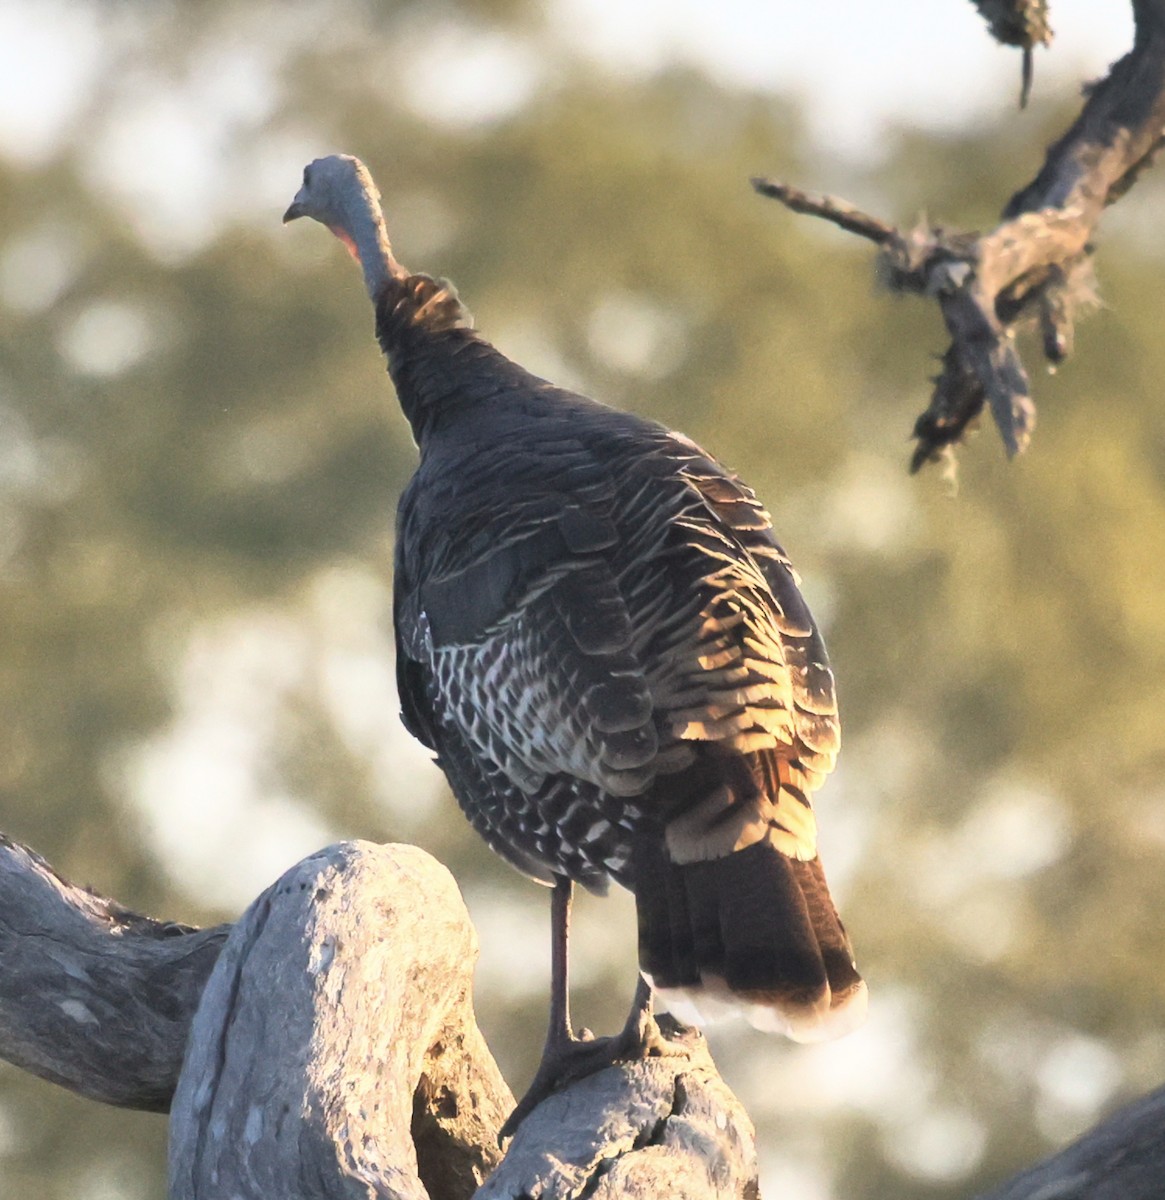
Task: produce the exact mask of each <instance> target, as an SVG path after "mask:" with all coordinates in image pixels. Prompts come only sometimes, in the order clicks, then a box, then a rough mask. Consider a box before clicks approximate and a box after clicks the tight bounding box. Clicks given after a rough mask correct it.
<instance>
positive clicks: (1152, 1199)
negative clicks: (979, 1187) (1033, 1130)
mask: <svg viewBox="0 0 1165 1200" xmlns="http://www.w3.org/2000/svg"><path fill="white" fill-rule="evenodd" d="M1162 1180H1165V1088H1160V1089H1158V1090H1157V1091H1155V1092H1150V1093H1149V1095H1147V1096H1142V1097H1141V1099H1140V1100H1136V1101H1134V1102H1133V1103H1132V1104H1130V1105H1128V1106H1127V1107H1126V1108H1122V1109H1121V1110H1120V1111H1119V1112H1116V1113H1114V1114H1113V1115H1112V1116H1111V1117H1109V1118H1108V1119H1107V1120H1106V1121H1103V1122H1102V1123H1101V1124H1100V1125H1097V1126H1096V1127H1095V1128H1094V1129H1091V1130H1089V1132H1088V1133H1086V1134H1085V1135H1084V1136H1083V1137H1082V1138H1080V1139H1079V1140H1078V1141H1075V1142H1073V1143H1072V1145H1070V1146H1069V1147H1068V1148H1067V1149H1065V1150H1061V1151H1060V1153H1059V1154H1054V1155H1053V1156H1052V1157H1051V1158H1048V1159H1045V1160H1044V1161H1043V1162H1041V1163H1038V1164H1037V1165H1036V1166H1034V1167H1032V1168H1030V1169H1029V1170H1027V1171H1022V1172H1021V1173H1020V1174H1019V1175H1016V1176H1015V1177H1014V1178H1012V1179H1009V1180H1008V1181H1007V1182H1006V1183H1004V1184H1002V1185H1001V1186H1000V1187H998V1188H996V1189H995V1190H994V1191H992V1192H990V1193H988V1194H987V1195H986V1196H983V1197H981V1198H980V1200H1053V1198H1054V1200H1158V1197H1160V1195H1161V1181H1162Z"/></svg>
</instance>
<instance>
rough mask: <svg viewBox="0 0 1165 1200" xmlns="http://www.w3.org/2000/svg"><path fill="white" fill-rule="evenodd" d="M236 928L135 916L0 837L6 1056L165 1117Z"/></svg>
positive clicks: (0, 984) (76, 1087) (0, 1008)
mask: <svg viewBox="0 0 1165 1200" xmlns="http://www.w3.org/2000/svg"><path fill="white" fill-rule="evenodd" d="M228 931H229V930H228V927H227V926H219V927H217V928H215V929H191V928H190V927H189V926H185V925H173V924H165V923H163V922H160V921H151V920H150V919H149V918H148V917H140V916H137V915H136V914H135V913H131V912H127V911H126V910H125V909H123V908H121V907H120V906H119V905H117V904H114V903H113V902H112V901H110V900H104V899H102V898H101V897H100V896H95V895H93V894H92V893H91V892H88V891H85V890H84V889H83V888H78V887H73V886H72V885H71V884H69V883H66V882H65V880H63V879H62V878H61V877H60V876H59V875H58V874H57V873H56V872H55V871H54V870H53V869H52V867H50V866H49V865H48V863H46V862H45V861H44V859H42V858H41V857H40V856H39V855H37V854H34V853H33V852H32V851H31V850H28V849H26V848H25V847H24V846H20V845H17V844H16V843H15V842H13V841H11V840H9V839H8V838H6V837H5V836H4V835H3V834H0V1057H3V1058H5V1059H7V1060H8V1061H9V1062H10V1063H14V1064H15V1065H16V1066H18V1067H22V1068H23V1069H24V1070H26V1071H31V1072H32V1074H34V1075H39V1076H40V1077H41V1078H42V1079H48V1080H51V1081H52V1082H53V1083H59V1084H61V1085H62V1086H63V1087H67V1088H69V1089H70V1090H71V1091H74V1092H79V1093H80V1094H81V1095H82V1096H88V1097H90V1098H91V1099H93V1100H102V1101H104V1102H105V1103H106V1104H117V1105H121V1106H122V1107H124V1108H142V1109H147V1110H149V1111H152V1112H165V1111H166V1110H167V1109H168V1108H169V1107H170V1097H171V1096H172V1095H173V1094H174V1084H175V1081H176V1080H177V1078H178V1071H179V1068H180V1067H181V1066H182V1055H183V1053H184V1052H185V1049H186V1035H187V1033H188V1031H189V1028H190V1021H191V1019H192V1018H193V1016H194V1010H195V1008H196V1007H197V1005H198V998H199V996H200V995H201V993H202V988H203V985H204V984H205V983H206V980H207V978H208V977H209V976H210V972H211V970H212V968H213V967H214V963H215V959H216V958H217V957H218V954H219V951H220V950H221V949H222V945H223V942H224V941H225V940H226V936H227V933H228Z"/></svg>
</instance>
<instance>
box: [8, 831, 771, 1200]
mask: <svg viewBox="0 0 1165 1200" xmlns="http://www.w3.org/2000/svg"><path fill="white" fill-rule="evenodd" d="M476 957H477V941H476V935H475V933H474V931H473V928H472V926H471V925H470V923H469V917H468V914H467V913H466V911H465V906H464V904H463V902H462V900H461V897H460V895H459V893H458V891H457V888H456V885H455V884H454V882H453V879H452V877H451V876H450V875H449V873H448V871H446V870H445V868H444V867H442V866H441V865H440V864H438V863H437V862H435V861H434V860H433V859H432V858H430V857H429V856H428V855H426V854H424V853H423V852H422V851H420V850H417V849H416V848H414V847H411V846H374V845H371V844H369V843H365V842H355V843H345V844H342V845H339V846H333V847H330V848H329V849H327V850H324V851H321V852H320V853H319V854H316V855H312V856H311V857H309V858H307V859H305V860H304V861H303V862H301V863H299V864H297V865H296V866H295V867H293V868H292V869H291V870H290V871H288V872H287V873H286V874H285V875H284V876H283V877H282V878H281V879H280V880H279V881H278V882H277V883H275V884H274V885H273V886H272V887H270V888H268V889H267V891H265V892H264V893H263V894H262V895H261V896H260V897H259V898H258V899H257V900H256V901H255V902H254V904H252V905H251V907H250V908H249V909H248V910H247V912H246V913H245V914H244V915H243V917H242V918H241V919H240V920H239V922H238V923H237V924H236V925H234V926H233V927H219V928H217V929H210V930H196V929H191V928H190V927H188V926H179V925H163V924H160V923H157V922H153V921H149V920H148V919H146V918H143V917H138V916H135V915H134V914H132V913H128V912H126V911H125V910H124V909H121V908H120V907H119V906H117V905H115V904H113V903H111V902H110V901H107V900H102V899H100V898H99V897H96V896H94V895H92V894H91V893H89V892H86V891H83V890H81V889H78V888H74V887H71V886H70V885H69V884H67V883H66V882H65V881H64V880H62V879H60V877H59V876H57V875H56V873H55V872H53V871H52V869H51V868H50V867H49V866H48V865H47V864H46V863H44V862H43V860H41V859H40V858H38V857H37V856H36V855H35V854H32V853H31V852H30V851H28V850H26V849H24V848H23V847H20V846H17V845H15V844H14V843H12V842H10V841H8V840H7V839H4V840H2V841H0V963H2V964H3V969H2V972H0V1055H2V1056H3V1057H5V1058H7V1059H8V1060H9V1061H11V1062H14V1063H16V1064H17V1065H19V1066H22V1067H25V1068H26V1069H28V1070H32V1071H35V1072H36V1073H37V1074H39V1075H41V1076H43V1077H45V1078H48V1079H51V1080H54V1081H55V1082H58V1083H61V1084H63V1085H64V1086H66V1087H69V1088H71V1089H73V1090H75V1091H79V1092H81V1093H82V1094H84V1095H87V1096H92V1097H95V1098H98V1099H102V1100H108V1101H111V1102H113V1103H118V1104H122V1105H126V1106H129V1107H139V1108H151V1109H166V1108H168V1107H169V1108H170V1113H171V1117H170V1192H169V1194H170V1197H171V1200H212V1198H213V1200H219V1198H221V1197H222V1196H227V1195H229V1196H237V1197H240V1198H255V1200H259V1198H260V1197H262V1198H263V1200H267V1198H268V1197H271V1196H280V1197H285V1198H286V1200H340V1198H344V1200H352V1198H354V1197H356V1196H361V1197H364V1196H379V1197H409V1198H414V1197H415V1198H416V1200H422V1198H423V1197H426V1196H428V1197H431V1198H432V1200H465V1198H467V1197H469V1196H471V1195H473V1194H474V1193H475V1192H476V1191H477V1189H478V1188H479V1187H480V1186H481V1185H482V1183H483V1181H485V1180H486V1179H487V1177H488V1178H489V1182H488V1183H486V1184H485V1187H484V1188H483V1189H482V1191H481V1194H482V1195H483V1196H488V1197H502V1196H513V1195H540V1196H545V1197H562V1198H563V1200H565V1198H566V1197H574V1196H577V1195H579V1194H580V1190H584V1191H586V1192H587V1194H592V1193H593V1194H594V1195H596V1196H606V1197H615V1196H655V1195H665V1194H682V1195H686V1196H691V1197H693V1198H694V1200H700V1198H701V1197H709V1198H710V1197H713V1196H716V1197H748V1196H753V1195H755V1194H756V1152H755V1145H754V1141H753V1131H752V1126H751V1123H750V1122H749V1120H748V1117H747V1115H746V1114H745V1112H744V1110H743V1108H742V1107H741V1106H740V1103H739V1101H737V1100H736V1099H735V1097H733V1096H732V1094H731V1092H729V1091H728V1089H727V1088H726V1087H725V1085H724V1083H723V1081H722V1080H721V1079H720V1077H719V1075H718V1074H717V1073H716V1069H715V1067H714V1066H713V1064H712V1060H711V1058H710V1057H709V1055H708V1052H707V1048H706V1046H705V1045H704V1042H703V1040H702V1039H700V1038H699V1037H696V1036H694V1035H693V1036H692V1037H690V1038H689V1040H688V1042H687V1045H686V1053H680V1054H678V1055H677V1056H676V1057H674V1058H671V1057H669V1058H664V1059H657V1060H652V1061H648V1062H639V1063H631V1064H627V1065H624V1066H620V1067H615V1068H611V1069H608V1070H606V1071H603V1072H601V1073H600V1074H598V1075H595V1076H592V1077H591V1078H589V1079H584V1080H582V1081H580V1082H577V1083H575V1084H573V1085H571V1086H570V1087H569V1088H567V1089H565V1090H564V1091H563V1092H560V1093H558V1094H556V1095H554V1096H552V1097H550V1098H549V1099H548V1100H547V1101H545V1102H544V1103H543V1104H542V1105H541V1106H540V1107H539V1108H537V1109H536V1110H535V1111H534V1112H533V1113H532V1114H531V1115H530V1117H529V1118H527V1120H526V1121H525V1123H524V1124H523V1125H522V1126H521V1128H520V1129H519V1130H518V1134H517V1136H516V1137H515V1138H514V1139H513V1141H512V1142H511V1143H510V1145H509V1150H508V1153H507V1154H506V1156H505V1161H504V1162H502V1154H501V1151H500V1150H499V1148H498V1144H497V1131H498V1129H499V1128H500V1126H501V1124H502V1122H503V1121H504V1119H505V1117H506V1116H507V1115H508V1113H509V1111H510V1109H511V1107H512V1106H513V1097H512V1095H511V1093H510V1091H509V1089H508V1088H507V1087H506V1084H505V1082H504V1080H503V1079H502V1078H501V1075H500V1074H499V1072H498V1070H497V1066H496V1065H495V1063H494V1060H493V1058H492V1056H491V1055H490V1053H489V1050H488V1048H487V1047H486V1045H485V1042H484V1040H483V1039H482V1036H481V1033H480V1031H479V1030H478V1028H477V1024H476V1021H475V1019H474V1015H473V1008H472V1000H471V995H472V993H471V986H472V975H473V968H474V963H475V960H476ZM491 1173H492V1176H491Z"/></svg>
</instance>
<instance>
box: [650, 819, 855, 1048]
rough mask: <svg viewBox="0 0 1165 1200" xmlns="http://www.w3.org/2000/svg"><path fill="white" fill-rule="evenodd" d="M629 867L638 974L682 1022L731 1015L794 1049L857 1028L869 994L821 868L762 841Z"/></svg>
mask: <svg viewBox="0 0 1165 1200" xmlns="http://www.w3.org/2000/svg"><path fill="white" fill-rule="evenodd" d="M638 857H639V861H637V863H636V901H637V907H638V911H639V957H640V965H641V968H642V970H643V973H644V974H645V975H646V976H647V977H648V978H649V979H650V980H651V982H652V984H653V986H654V987H655V989H656V991H657V994H658V997H659V1000H660V1004H661V1006H662V1007H664V1008H667V1009H669V1010H670V1011H671V1012H672V1014H673V1015H674V1016H676V1017H677V1018H678V1019H679V1020H681V1021H689V1022H694V1023H696V1024H705V1023H707V1022H709V1021H714V1020H716V1019H718V1018H720V1017H722V1016H728V1015H733V1014H735V1015H739V1016H743V1017H744V1018H745V1019H746V1020H748V1021H749V1023H750V1024H752V1025H754V1026H755V1027H756V1028H758V1029H762V1030H765V1031H767V1032H771V1033H783V1034H785V1035H786V1036H787V1037H790V1038H792V1039H793V1040H794V1041H799V1042H815V1041H822V1040H825V1039H827V1038H831V1037H838V1036H840V1035H841V1034H843V1033H848V1032H849V1031H850V1030H852V1029H855V1028H856V1027H857V1026H858V1025H860V1024H861V1022H862V1020H863V1019H864V1017H865V1010H866V985H865V983H864V982H863V981H862V978H861V976H860V975H859V974H858V972H857V968H856V967H855V966H854V962H853V955H852V953H851V950H850V944H849V939H848V938H847V937H846V934H845V930H844V928H843V927H842V924H841V921H840V920H839V919H838V916H837V911H836V909H835V908H834V906H833V901H832V899H831V898H830V895H829V889H828V886H827V885H826V882H825V875H824V873H823V872H822V869H821V863H820V861H819V860H818V859H816V858H814V859H811V860H809V861H798V860H796V859H792V858H789V857H787V856H786V855H784V854H782V853H781V852H780V851H779V850H777V849H776V848H775V847H774V846H773V845H772V843H771V842H769V841H767V840H765V841H761V842H757V843H755V844H754V845H751V846H748V847H747V848H745V849H743V850H737V851H735V852H734V853H731V854H728V855H725V856H724V857H723V858H717V859H710V860H706V861H703V862H695V863H685V864H676V863H673V862H671V861H670V860H669V859H668V858H667V856H666V854H665V852H664V851H663V850H662V849H660V850H655V851H650V850H648V851H645V852H644V853H643V854H641V855H640V856H638Z"/></svg>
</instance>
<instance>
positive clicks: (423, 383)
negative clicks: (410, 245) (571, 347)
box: [376, 275, 525, 451]
mask: <svg viewBox="0 0 1165 1200" xmlns="http://www.w3.org/2000/svg"><path fill="white" fill-rule="evenodd" d="M472 326H473V318H472V317H471V316H470V315H469V311H468V310H467V309H466V308H465V306H464V305H463V304H462V303H461V301H460V300H459V299H458V297H457V291H456V289H455V288H454V287H453V285H452V284H451V283H449V281H448V280H445V279H433V278H431V277H430V276H428V275H405V276H403V277H400V278H397V277H390V278H388V279H387V280H385V281H384V283H383V284H382V286H381V288H380V290H379V293H378V295H377V297H376V337H377V340H378V341H379V342H380V347H381V349H382V350H383V351H384V354H385V357H386V358H387V359H388V373H389V375H390V376H391V378H392V382H393V385H394V386H395V388H396V394H397V398H398V400H399V401H400V406H401V409H402V410H403V411H404V415H405V417H406V418H407V419H408V422H409V424H410V425H411V426H412V430H413V437H414V439H415V440H416V442H417V445H418V446H420V447H421V449H422V451H423V450H424V448H425V441H426V439H427V438H428V437H429V436H430V435H431V434H432V433H433V431H434V429H435V428H436V427H437V426H438V425H440V424H442V423H443V422H445V421H447V420H451V419H455V418H456V416H457V414H458V413H459V412H462V411H464V409H465V408H466V407H475V406H477V405H479V404H483V403H496V402H498V401H501V400H502V399H503V398H504V395H505V393H506V392H507V391H508V390H509V389H508V388H507V387H506V381H507V378H508V376H510V375H512V374H513V373H515V372H516V373H518V374H521V375H523V376H524V375H525V372H524V371H522V369H521V368H520V367H517V366H516V365H515V364H514V363H512V362H510V360H509V359H507V358H505V357H504V356H503V355H502V354H501V353H500V352H499V351H497V350H495V349H494V347H493V346H491V345H490V344H489V343H488V342H487V341H485V340H484V339H483V338H481V337H479V336H478V334H476V333H474V331H473V327H472Z"/></svg>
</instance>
